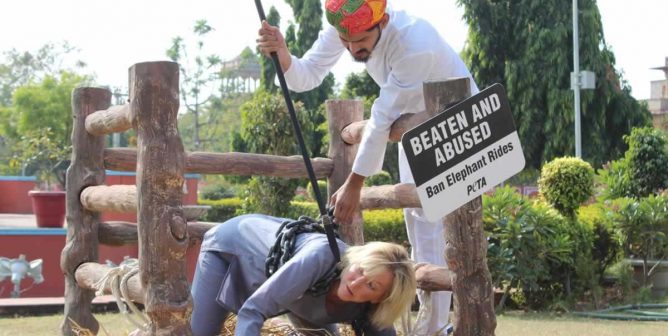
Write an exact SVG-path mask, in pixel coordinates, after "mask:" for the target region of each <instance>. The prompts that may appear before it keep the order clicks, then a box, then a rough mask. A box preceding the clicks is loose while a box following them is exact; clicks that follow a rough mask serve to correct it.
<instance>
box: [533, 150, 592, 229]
mask: <svg viewBox="0 0 668 336" xmlns="http://www.w3.org/2000/svg"><path fill="white" fill-rule="evenodd" d="M538 189H539V190H540V193H541V195H542V196H543V197H544V198H545V200H546V201H547V202H548V203H549V204H550V205H551V206H553V207H554V208H555V209H557V211H559V212H560V213H561V214H562V215H564V216H566V217H569V218H573V217H574V216H575V211H576V210H577V209H578V207H579V206H580V204H582V203H583V202H585V201H586V200H588V199H589V198H590V197H591V196H592V195H593V194H594V169H593V168H592V167H591V165H590V164H589V163H587V162H585V161H583V160H582V159H579V158H573V157H564V158H557V159H554V160H552V161H551V162H549V163H547V164H545V166H543V169H542V170H541V175H540V179H539V180H538Z"/></svg>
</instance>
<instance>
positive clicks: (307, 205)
mask: <svg viewBox="0 0 668 336" xmlns="http://www.w3.org/2000/svg"><path fill="white" fill-rule="evenodd" d="M198 203H199V204H200V205H210V206H211V210H209V211H208V212H207V214H206V216H205V217H204V221H207V222H224V221H226V220H228V219H230V218H232V217H234V216H238V215H241V214H242V203H243V201H242V200H241V199H239V198H226V199H222V200H215V201H214V200H205V199H200V200H199V202H198ZM303 215H306V216H310V217H313V218H317V217H318V216H319V210H318V205H317V204H316V203H314V202H295V201H293V202H291V203H290V208H289V209H288V216H287V217H288V218H294V219H296V218H298V217H299V216H303ZM362 217H363V218H364V239H365V240H366V241H388V242H394V243H397V244H402V245H404V246H408V245H409V244H408V236H407V235H406V225H405V224H404V213H403V211H402V209H383V210H365V211H363V212H362Z"/></svg>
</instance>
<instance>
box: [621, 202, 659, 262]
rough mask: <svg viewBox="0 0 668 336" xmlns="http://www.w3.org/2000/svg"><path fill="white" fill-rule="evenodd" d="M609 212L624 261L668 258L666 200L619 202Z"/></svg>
mask: <svg viewBox="0 0 668 336" xmlns="http://www.w3.org/2000/svg"><path fill="white" fill-rule="evenodd" d="M619 204H621V206H620V207H616V208H613V209H611V214H612V216H613V218H614V219H613V220H614V223H615V227H616V229H617V230H618V231H619V234H620V236H621V239H622V242H623V248H624V253H625V254H626V256H627V257H632V258H641V259H657V260H658V259H661V258H662V257H664V256H666V255H668V198H666V197H664V196H654V195H650V196H649V197H645V198H641V199H640V200H633V199H622V200H620V202H619Z"/></svg>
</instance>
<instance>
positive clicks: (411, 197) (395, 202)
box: [360, 183, 422, 209]
mask: <svg viewBox="0 0 668 336" xmlns="http://www.w3.org/2000/svg"><path fill="white" fill-rule="evenodd" d="M421 207H422V205H421V204H420V199H419V198H418V195H417V190H416V189H415V184H412V183H399V184H395V185H383V186H374V187H364V188H362V193H361V196H360V208H362V209H390V208H391V209H399V208H421Z"/></svg>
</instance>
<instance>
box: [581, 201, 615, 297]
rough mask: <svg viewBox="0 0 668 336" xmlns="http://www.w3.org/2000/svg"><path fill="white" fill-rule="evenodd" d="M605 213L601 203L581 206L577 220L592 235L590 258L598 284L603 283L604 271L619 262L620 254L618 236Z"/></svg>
mask: <svg viewBox="0 0 668 336" xmlns="http://www.w3.org/2000/svg"><path fill="white" fill-rule="evenodd" d="M607 211H608V209H606V207H605V205H604V204H601V203H595V204H591V205H587V206H583V207H581V208H580V209H579V210H578V220H579V221H580V222H581V223H582V224H583V225H585V226H586V227H587V228H588V229H589V230H590V231H591V234H592V250H591V257H592V262H593V265H594V271H595V274H596V275H597V276H598V283H599V284H602V283H603V276H604V274H605V272H606V270H607V269H608V268H610V267H611V266H612V265H613V264H614V263H615V262H617V261H618V260H619V256H620V252H621V244H620V243H619V238H618V235H617V234H616V233H615V229H614V226H613V223H612V221H611V220H610V217H609V216H608V215H607Z"/></svg>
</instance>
